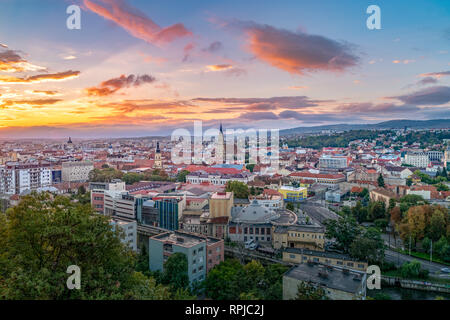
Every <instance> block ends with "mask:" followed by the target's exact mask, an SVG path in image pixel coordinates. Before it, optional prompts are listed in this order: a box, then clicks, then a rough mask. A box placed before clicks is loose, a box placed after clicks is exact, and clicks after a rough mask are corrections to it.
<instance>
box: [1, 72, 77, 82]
mask: <svg viewBox="0 0 450 320" xmlns="http://www.w3.org/2000/svg"><path fill="white" fill-rule="evenodd" d="M79 75H80V71H72V70H69V71H64V72H57V73H48V74H37V75H34V76H29V77H10V76H0V83H11V84H28V83H41V82H48V81H64V80H67V79H72V78H76V77H78V76H79Z"/></svg>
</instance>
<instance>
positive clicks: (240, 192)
mask: <svg viewBox="0 0 450 320" xmlns="http://www.w3.org/2000/svg"><path fill="white" fill-rule="evenodd" d="M225 190H226V191H227V192H234V196H235V197H236V198H239V199H247V198H248V196H249V193H250V192H249V190H248V186H247V185H246V184H245V183H243V182H240V181H228V182H227V185H226V187H225Z"/></svg>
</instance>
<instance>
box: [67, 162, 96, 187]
mask: <svg viewBox="0 0 450 320" xmlns="http://www.w3.org/2000/svg"><path fill="white" fill-rule="evenodd" d="M92 170H94V164H93V163H92V162H90V161H71V162H63V163H62V169H61V176H62V181H64V182H85V181H87V180H88V179H89V172H91V171H92Z"/></svg>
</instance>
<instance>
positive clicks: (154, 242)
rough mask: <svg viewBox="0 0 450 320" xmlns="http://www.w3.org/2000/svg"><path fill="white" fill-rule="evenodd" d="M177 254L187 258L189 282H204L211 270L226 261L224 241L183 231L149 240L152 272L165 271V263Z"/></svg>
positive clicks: (164, 234)
mask: <svg viewBox="0 0 450 320" xmlns="http://www.w3.org/2000/svg"><path fill="white" fill-rule="evenodd" d="M177 252H180V253H183V254H184V255H185V256H186V258H187V261H188V277H189V281H190V282H191V283H193V282H195V281H202V280H204V279H205V277H206V274H207V272H208V271H209V270H211V269H212V268H213V267H214V266H215V265H217V264H219V263H220V262H222V261H223V260H224V241H223V240H222V239H217V238H213V237H207V236H201V235H196V234H192V233H187V232H181V231H172V232H167V233H163V234H159V235H156V236H153V237H151V238H150V239H149V262H150V270H151V271H156V270H159V271H163V270H164V263H165V262H166V261H167V259H168V258H169V257H170V256H171V255H172V254H174V253H177Z"/></svg>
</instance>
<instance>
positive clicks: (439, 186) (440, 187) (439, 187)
mask: <svg viewBox="0 0 450 320" xmlns="http://www.w3.org/2000/svg"><path fill="white" fill-rule="evenodd" d="M435 187H436V190H437V191H448V190H449V189H448V187H447V186H446V185H445V184H443V183H442V182H441V183H438V184H437V185H436V186H435Z"/></svg>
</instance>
